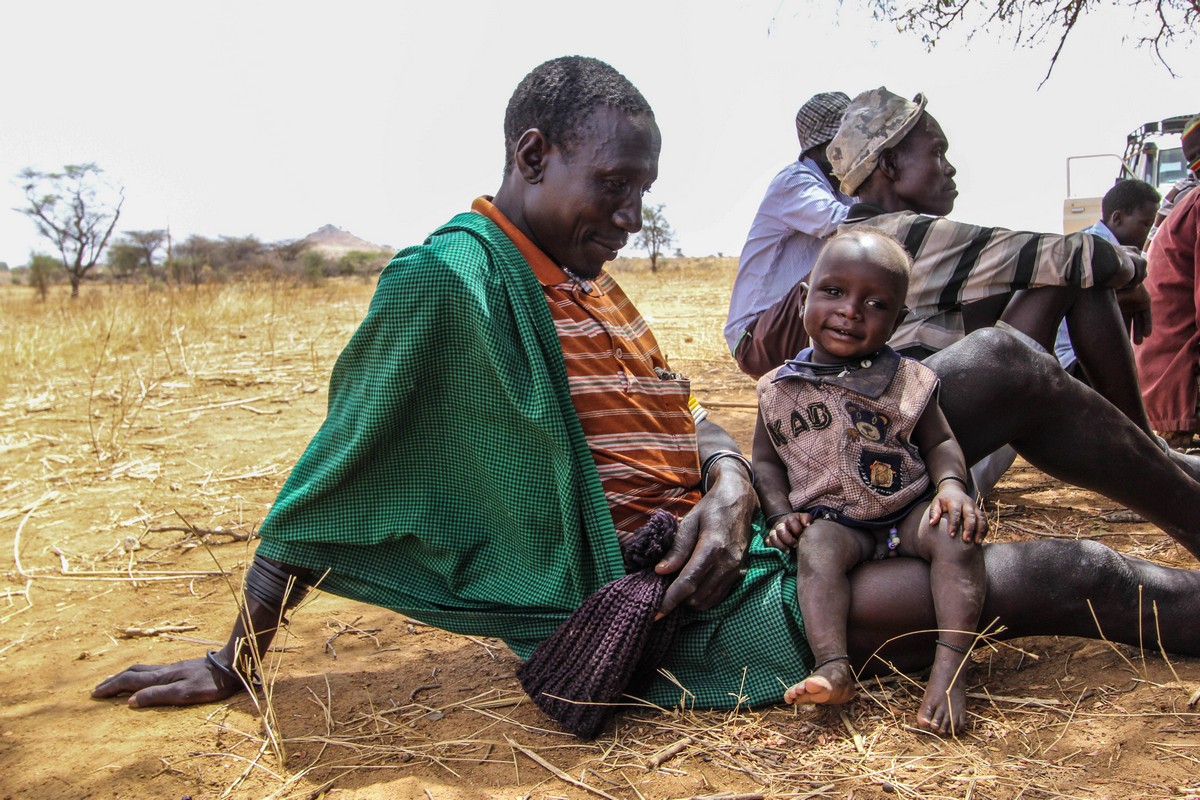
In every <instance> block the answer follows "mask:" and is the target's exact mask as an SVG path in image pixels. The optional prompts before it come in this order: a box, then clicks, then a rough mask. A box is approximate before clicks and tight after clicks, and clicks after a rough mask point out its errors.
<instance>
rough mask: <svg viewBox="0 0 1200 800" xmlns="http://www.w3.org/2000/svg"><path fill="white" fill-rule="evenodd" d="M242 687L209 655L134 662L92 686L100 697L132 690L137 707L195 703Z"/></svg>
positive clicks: (213, 699)
mask: <svg viewBox="0 0 1200 800" xmlns="http://www.w3.org/2000/svg"><path fill="white" fill-rule="evenodd" d="M239 691H241V687H240V686H237V685H230V683H229V681H228V679H227V678H226V677H225V676H224V675H221V674H220V673H218V672H216V670H214V669H213V668H212V667H211V666H210V665H209V663H208V660H207V659H206V658H192V659H189V660H187V661H179V662H177V663H175V664H168V665H166V666H154V665H151V664H134V665H133V666H132V667H130V668H129V669H127V670H125V671H124V672H119V673H117V674H116V675H113V676H112V677H110V678H107V679H105V680H104V681H102V682H101V683H100V684H99V685H98V686H96V688H95V689H93V690H92V697H95V698H97V699H103V698H109V697H117V696H118V695H122V694H128V695H130V697H129V705H130V706H131V707H133V708H149V707H151V706H191V705H199V704H201V703H215V702H217V701H218V700H224V699H225V698H227V697H232V696H233V695H235V694H237V693H238V692H239Z"/></svg>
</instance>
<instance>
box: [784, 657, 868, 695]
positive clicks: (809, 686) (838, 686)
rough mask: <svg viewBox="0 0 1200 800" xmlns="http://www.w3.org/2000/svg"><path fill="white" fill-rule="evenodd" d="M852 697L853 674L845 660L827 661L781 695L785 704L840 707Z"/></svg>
mask: <svg viewBox="0 0 1200 800" xmlns="http://www.w3.org/2000/svg"><path fill="white" fill-rule="evenodd" d="M853 697H854V672H853V671H852V670H851V669H850V662H849V661H847V660H845V659H839V660H837V661H829V662H826V663H824V664H822V665H821V666H819V667H817V668H816V669H815V670H813V673H812V674H811V675H809V676H808V677H807V678H805V679H804V680H802V681H800V682H799V683H797V684H796V685H795V686H792V687H790V688H788V690H787V691H786V692H784V693H783V699H784V701H785V702H787V703H796V704H800V705H807V704H824V703H828V704H831V705H841V704H842V703H848V702H850V700H851V699H852V698H853Z"/></svg>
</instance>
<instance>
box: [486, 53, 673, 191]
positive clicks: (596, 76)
mask: <svg viewBox="0 0 1200 800" xmlns="http://www.w3.org/2000/svg"><path fill="white" fill-rule="evenodd" d="M597 106H607V107H609V108H616V109H620V110H621V111H624V112H625V113H626V114H627V115H629V116H631V117H632V116H637V115H642V114H644V115H647V116H649V117H650V118H651V119H653V118H654V111H653V110H652V109H651V108H650V104H649V103H647V102H646V98H645V97H642V93H641V92H639V91H638V90H637V87H636V86H634V85H633V84H632V83H630V81H629V79H628V78H626V77H625V76H624V75H622V74H621V73H620V72H617V71H616V70H615V69H613V68H612V67H611V66H609V65H608V64H606V63H604V62H603V61H600V60H598V59H595V58H588V57H586V56H562V57H561V58H555V59H552V60H550V61H547V62H545V63H544V64H539V65H538V66H536V67H534V69H533V71H532V72H530V73H529V74H528V75H526V76H525V77H524V78H523V79H522V80H521V82H520V83H519V84H517V89H516V91H514V92H513V95H512V98H511V99H509V101H508V109H507V110H506V111H505V112H504V149H505V154H504V174H505V175H507V174H508V173H509V172H510V171H511V170H512V167H513V151H514V149H515V147H516V144H517V140H518V139H520V138H521V134H523V133H524V132H525V131H527V130H529V129H530V128H537V129H538V130H539V131H541V132H542V134H543V135H544V136H545V137H546V139H547V141H549V142H550V144H552V145H554V146H555V147H560V148H562V149H563V150H566V151H568V152H569V151H570V150H571V148H572V147H573V146H574V145H575V144H576V143H577V142H578V141H579V138H580V136H581V135H582V133H583V131H582V127H583V123H584V120H586V119H587V117H588V115H590V114H591V113H592V111H594V110H595V109H596V107H597Z"/></svg>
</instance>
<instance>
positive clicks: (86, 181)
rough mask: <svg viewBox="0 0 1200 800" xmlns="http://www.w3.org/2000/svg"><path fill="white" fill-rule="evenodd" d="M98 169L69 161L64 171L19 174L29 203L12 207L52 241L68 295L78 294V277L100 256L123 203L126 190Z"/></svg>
mask: <svg viewBox="0 0 1200 800" xmlns="http://www.w3.org/2000/svg"><path fill="white" fill-rule="evenodd" d="M102 172H103V170H101V169H100V167H98V166H96V165H95V164H93V163H90V162H89V163H87V164H68V165H66V166H65V167H63V169H62V172H41V171H39V170H35V169H33V168H32V167H29V168H26V169H24V170H22V171H21V173H20V175H19V176H18V178H19V179H20V182H21V189H22V190H23V191H24V192H25V202H26V204H27V205H26V206H25V207H24V208H18V209H16V210H17V211H20V212H21V213H22V214H24V215H25V216H27V217H29V218H30V219H31V220H33V224H34V225H35V226H36V227H37V230H38V233H39V234H41V235H42V236H44V237H46V238H47V239H49V240H50V241H51V242H53V243H54V246H55V248H56V249H57V250H58V254H59V258H60V259H61V261H62V265H63V269H64V270H65V271H66V273H67V279H68V280H69V281H70V282H71V297H78V296H79V283H80V281H82V280H83V276H84V275H86V274H87V273H88V272H89V271H90V270H91V269H92V268H93V267H95V266H96V262H98V261H99V260H100V256H101V254H103V252H104V248H105V246H106V245H107V244H108V239H109V237H110V236H112V232H113V228H115V227H116V225H117V220H118V219H119V218H120V216H121V206H122V205H123V204H124V203H125V190H124V189H122V188H119V187H114V186H112V185H110V184H108V183H106V182H104V181H103V180H102V179H101V177H100V176H101V173H102Z"/></svg>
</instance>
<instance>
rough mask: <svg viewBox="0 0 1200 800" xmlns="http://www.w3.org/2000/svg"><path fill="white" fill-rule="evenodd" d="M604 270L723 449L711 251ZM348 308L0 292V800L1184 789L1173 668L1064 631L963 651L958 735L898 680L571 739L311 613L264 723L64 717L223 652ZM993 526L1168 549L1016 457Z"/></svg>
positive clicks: (338, 295)
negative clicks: (935, 722) (820, 702)
mask: <svg viewBox="0 0 1200 800" xmlns="http://www.w3.org/2000/svg"><path fill="white" fill-rule="evenodd" d="M618 275H619V277H620V279H621V280H622V281H623V282H624V283H625V284H626V286H627V288H628V290H629V293H630V294H631V296H633V297H634V299H635V300H636V301H637V302H638V303H639V305H640V306H641V307H642V308H643V310H644V311H645V312H646V314H647V315H648V316H649V317H650V318H651V320H652V324H653V325H654V326H655V328H656V330H657V331H658V332H659V336H660V339H661V341H662V343H663V345H664V347H665V348H666V349H667V351H668V352H669V353H670V354H671V356H672V358H673V360H674V362H675V365H676V367H677V368H681V369H682V370H683V371H684V372H686V373H688V374H689V376H690V377H691V378H692V379H693V382H694V389H695V392H696V394H697V395H698V396H699V398H700V399H701V401H702V402H707V403H709V404H710V406H711V408H712V413H713V416H714V418H716V419H717V420H718V421H719V422H721V423H722V424H724V425H726V426H727V427H728V428H729V429H730V430H731V431H732V432H733V433H734V435H735V436H736V437H737V438H738V439H739V440H740V441H741V442H742V443H743V445H744V446H747V447H748V444H749V435H750V431H751V428H752V425H753V419H754V415H753V411H752V410H750V409H749V408H745V407H743V406H748V405H749V404H750V403H752V401H753V390H752V385H751V383H750V381H749V380H748V379H746V378H744V377H742V376H741V375H740V374H739V373H737V371H736V370H735V369H734V368H733V367H732V365H731V362H730V361H729V359H728V358H727V357H726V356H725V354H724V349H723V345H722V343H721V340H720V335H719V325H717V324H716V323H715V322H714V320H716V319H719V318H720V317H721V315H722V308H721V307H722V305H723V298H725V297H728V284H729V281H730V280H731V277H732V271H731V268H730V265H729V264H728V263H724V264H704V263H692V264H689V265H687V266H686V267H680V266H678V265H676V266H672V267H670V268H669V269H668V270H667V271H666V272H664V273H661V274H660V275H658V276H652V275H649V274H648V273H646V272H645V271H644V269H642V268H637V269H630V268H625V269H624V271H622V268H621V267H618ZM91 291H92V292H93V293H95V292H98V291H99V290H91ZM369 292H370V288H369V287H365V286H358V285H354V286H331V287H327V288H324V289H315V290H306V291H299V290H297V291H292V290H282V289H278V288H277V289H275V290H272V291H271V292H270V293H268V292H267V291H266V290H265V289H263V288H262V287H257V288H255V289H252V290H247V289H241V290H226V291H222V292H213V293H211V294H209V295H206V296H204V297H199V298H195V299H193V300H192V301H190V303H189V302H185V301H183V300H179V299H175V300H172V299H170V298H165V297H163V296H162V294H161V293H159V294H148V295H146V294H144V293H143V295H142V296H138V297H108V298H106V299H104V300H103V301H101V300H99V299H93V301H91V305H85V304H81V305H83V306H84V307H80V308H75V307H71V306H69V305H68V304H66V303H62V304H61V305H59V306H55V305H54V302H53V301H52V303H51V304H49V305H48V306H45V307H42V306H39V305H38V304H36V303H33V302H32V301H30V300H29V299H28V298H27V297H25V296H24V295H19V294H17V293H14V292H4V293H3V294H0V305H2V307H0V317H3V319H4V321H3V322H0V335H2V336H3V337H4V339H5V341H7V342H8V344H7V345H5V346H4V347H0V359H3V360H0V378H3V380H2V381H0V385H2V386H4V388H3V389H0V392H2V394H0V486H2V487H3V488H4V492H3V495H0V552H2V553H5V554H6V555H4V559H5V567H4V572H3V573H2V574H3V580H2V581H0V700H2V703H0V798H47V799H49V798H64V800H66V799H67V798H69V799H70V800H80V799H81V798H108V797H113V798H116V797H120V798H127V797H155V798H180V797H189V796H190V797H192V798H196V799H197V800H199V798H219V797H235V798H263V797H281V798H282V797H294V798H317V797H320V796H322V795H323V796H325V797H329V798H345V799H346V800H349V799H350V798H355V799H356V800H358V799H362V800H365V799H366V798H409V797H411V798H426V799H428V800H432V799H434V798H436V799H437V800H442V799H443V798H447V799H448V798H514V797H531V798H554V797H567V798H585V797H586V798H593V797H606V796H607V797H616V798H631V799H632V798H642V797H645V798H666V797H670V798H685V797H706V796H712V795H718V794H721V793H728V794H732V795H735V796H742V797H746V798H751V797H847V796H854V797H858V798H870V797H885V796H902V797H977V798H993V797H994V798H1015V797H1030V798H1042V797H1045V798H1051V797H1081V798H1082V797H1087V798H1096V797H1101V798H1133V797H1172V798H1177V797H1190V796H1193V795H1195V794H1197V789H1196V787H1197V785H1198V783H1200V779H1197V778H1196V777H1195V776H1196V774H1197V770H1196V761H1197V757H1198V755H1200V754H1198V753H1197V752H1196V750H1195V747H1196V742H1197V741H1200V740H1198V739H1197V737H1196V733H1197V732H1200V719H1198V718H1197V711H1196V708H1195V707H1194V703H1193V702H1191V701H1192V699H1193V697H1194V694H1193V693H1194V691H1195V690H1196V687H1197V685H1198V683H1200V662H1198V661H1197V660H1193V659H1183V658H1172V659H1171V660H1170V662H1169V663H1168V662H1166V661H1164V659H1163V658H1162V657H1161V656H1159V655H1155V654H1151V653H1146V654H1142V653H1139V652H1137V651H1136V650H1134V649H1131V648H1125V647H1115V646H1110V645H1107V644H1105V643H1103V642H1088V641H1083V640H1055V639H1036V640H1022V641H1020V642H1017V643H1015V644H1008V645H998V646H995V647H985V648H982V649H981V650H979V651H977V653H976V654H975V656H974V657H973V664H972V667H971V672H970V676H969V678H970V681H971V691H972V692H973V695H974V699H973V700H972V712H973V725H972V728H971V730H970V731H969V732H968V733H967V734H966V735H965V736H963V737H962V738H960V739H959V740H957V741H943V740H939V739H935V738H932V737H929V736H927V735H923V734H920V733H918V732H915V731H913V730H912V729H911V728H910V727H909V726H911V725H912V723H913V721H914V719H915V713H916V709H917V704H918V701H919V697H920V686H919V685H916V684H914V683H913V682H912V681H911V680H909V679H907V678H901V677H897V678H894V679H892V680H889V681H886V682H882V683H873V684H871V685H870V686H867V687H864V691H863V692H862V694H861V695H860V697H859V698H858V699H856V700H855V701H854V702H853V703H852V704H850V705H849V706H847V707H845V708H844V709H842V710H841V711H840V712H839V711H817V712H811V713H794V712H793V711H792V710H791V709H786V708H768V709H759V710H742V711H740V712H738V713H732V714H724V713H713V712H707V713H697V712H679V711H676V712H670V713H657V712H646V711H641V710H637V709H634V710H632V711H630V712H629V713H626V714H624V715H622V716H621V717H620V719H619V721H618V722H617V723H616V725H615V726H614V727H613V728H612V729H611V730H610V731H609V732H608V733H606V734H605V735H604V736H602V737H601V738H600V739H598V740H597V741H595V742H589V743H581V742H578V741H575V740H574V739H572V738H570V737H567V736H564V735H562V734H560V733H558V732H556V731H554V730H552V728H551V727H550V726H549V724H548V723H547V722H546V720H545V718H544V717H543V716H542V715H541V714H540V712H538V711H537V709H536V708H534V707H533V706H532V705H531V704H530V703H529V702H528V701H527V700H526V699H524V697H523V695H522V694H521V692H520V690H519V687H518V685H517V683H516V681H515V680H514V679H513V677H512V675H513V668H514V664H515V660H514V658H513V656H512V655H511V654H510V653H509V652H508V651H507V650H506V649H505V648H503V646H501V645H500V644H499V643H498V642H496V641H494V640H486V639H475V638H467V637H461V636H454V635H450V634H445V633H442V632H440V631H437V630H434V629H431V628H429V627H427V626H424V625H419V624H416V623H413V622H411V621H407V620H405V619H403V618H400V617H398V616H397V615H395V614H391V613H389V612H385V611H381V610H378V609H373V608H368V607H364V606H361V605H357V604H354V603H350V602H347V601H343V600H340V599H338V598H334V597H330V596H324V595H321V596H318V597H317V598H316V599H314V600H312V601H311V602H309V603H307V604H306V605H305V606H304V607H303V608H301V609H299V610H298V611H297V612H295V613H294V615H293V624H292V626H291V629H290V634H289V636H288V637H287V639H286V641H281V642H280V646H281V650H283V651H286V652H281V653H280V654H279V659H278V661H277V664H278V669H277V672H275V673H274V674H273V675H272V676H271V678H272V680H271V681H270V682H269V684H270V696H269V698H263V699H262V700H261V701H260V702H262V703H268V701H269V706H270V708H271V709H272V711H273V719H274V722H273V725H272V726H270V727H271V730H270V732H269V733H268V731H267V730H266V728H265V726H264V724H263V721H262V716H261V715H260V713H259V711H258V710H257V709H256V707H255V704H254V703H253V702H252V701H251V700H250V699H248V698H246V697H242V698H239V699H236V700H235V701H234V702H231V703H228V704H224V705H217V706H207V707H201V708H193V709H172V710H147V711H136V712H135V711H131V710H129V709H128V708H126V707H125V706H124V704H123V703H121V702H113V701H92V700H90V699H88V692H89V690H90V689H91V687H92V686H93V685H94V684H95V683H96V682H97V681H98V680H99V679H100V678H102V677H104V676H105V675H108V674H110V673H113V672H116V671H118V670H120V669H122V668H123V667H125V666H127V665H128V664H130V663H134V662H146V663H156V662H168V661H173V660H176V659H179V658H185V657H191V656H196V655H198V654H201V655H202V654H203V652H204V650H205V649H206V648H212V647H216V646H218V645H219V643H220V641H221V640H223V638H224V636H225V634H226V633H227V631H228V625H229V622H230V617H231V608H232V600H231V598H232V593H233V588H232V587H234V586H236V585H237V582H238V580H239V579H240V573H241V570H242V569H243V568H244V565H245V564H246V563H247V560H248V559H249V557H250V556H251V554H252V552H253V546H254V543H253V541H248V540H247V537H249V536H250V535H251V534H252V533H253V531H254V529H255V528H256V526H257V525H258V524H259V522H260V521H261V519H262V517H263V515H264V514H265V511H266V509H267V508H268V506H269V504H270V502H271V501H272V499H273V498H274V495H275V493H276V491H277V490H278V488H279V486H280V485H282V482H283V480H284V478H285V477H286V475H287V472H288V470H289V469H290V467H291V465H292V463H293V462H294V460H295V458H296V457H297V455H298V454H299V453H300V451H301V450H302V449H303V447H304V445H305V443H306V442H307V440H308V439H309V437H310V436H311V435H312V433H313V432H314V431H315V430H316V427H317V426H318V425H319V423H320V421H321V419H322V417H323V414H324V404H325V380H326V378H327V375H328V371H329V368H330V367H331V366H332V361H333V358H334V357H335V356H336V353H337V351H338V349H339V348H340V346H341V344H342V343H344V341H345V339H346V337H347V336H348V334H349V332H350V331H351V330H352V329H353V326H354V324H355V323H356V321H357V319H358V318H359V317H360V315H361V314H362V311H363V309H364V308H365V302H366V299H367V298H368V297H369ZM268 294H270V296H268ZM60 309H65V310H60ZM89 315H90V316H89ZM122 315H126V316H127V317H128V319H126V317H125V316H122ZM84 317H87V318H88V319H91V320H92V322H91V323H86V324H85V322H84V321H82V320H83V318H84ZM89 325H90V327H89ZM106 329H107V330H108V334H107V339H105V333H104V331H105V330H106ZM126 329H128V330H126ZM105 341H106V342H107V343H106V344H103V346H102V343H103V342H105ZM15 342H24V343H26V344H24V345H20V346H18V345H17V344H15ZM39 342H41V343H42V344H38V343H39ZM5 348H7V349H5ZM22 348H24V349H22ZM98 453H99V454H100V455H99V456H98ZM990 511H991V513H992V514H993V517H994V518H995V519H996V520H997V521H998V528H999V531H998V534H997V535H998V537H999V538H1017V539H1020V538H1030V537H1036V536H1069V537H1099V538H1100V539H1101V540H1102V541H1104V542H1105V543H1106V544H1109V545H1112V546H1113V547H1116V548H1118V549H1120V550H1122V551H1124V552H1128V553H1134V554H1137V555H1139V556H1142V557H1146V558H1150V559H1153V560H1155V561H1158V562H1160V563H1166V564H1172V565H1187V564H1189V563H1190V561H1189V559H1188V558H1187V557H1186V554H1185V553H1184V552H1183V551H1182V550H1180V549H1179V548H1177V547H1175V546H1174V545H1173V544H1172V543H1171V542H1170V541H1169V540H1168V539H1166V537H1164V536H1162V535H1161V534H1159V533H1158V532H1157V531H1155V530H1154V529H1152V528H1151V527H1150V526H1148V525H1146V524H1145V523H1129V522H1121V521H1115V520H1118V519H1119V517H1114V516H1113V513H1114V512H1116V511H1119V509H1114V508H1113V507H1112V505H1111V504H1110V503H1107V502H1106V501H1104V500H1103V499H1102V498H1099V497H1096V496H1095V495H1092V494H1089V493H1085V492H1080V491H1076V490H1071V489H1068V488H1065V487H1063V486H1061V485H1060V484H1058V483H1056V482H1054V481H1052V480H1050V479H1048V478H1046V477H1045V476H1044V475H1042V474H1041V473H1039V472H1037V471H1035V470H1033V469H1032V468H1030V467H1028V466H1025V465H1023V464H1018V466H1017V468H1016V469H1015V470H1014V471H1013V472H1012V473H1010V475H1009V476H1008V477H1007V478H1006V479H1005V481H1004V482H1003V483H1002V485H1001V487H1000V489H999V490H998V492H997V493H996V494H995V495H994V497H993V502H992V503H991V505H990ZM1106 517H1107V520H1106ZM221 572H224V573H227V575H224V576H223V575H220V574H213V573H221Z"/></svg>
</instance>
